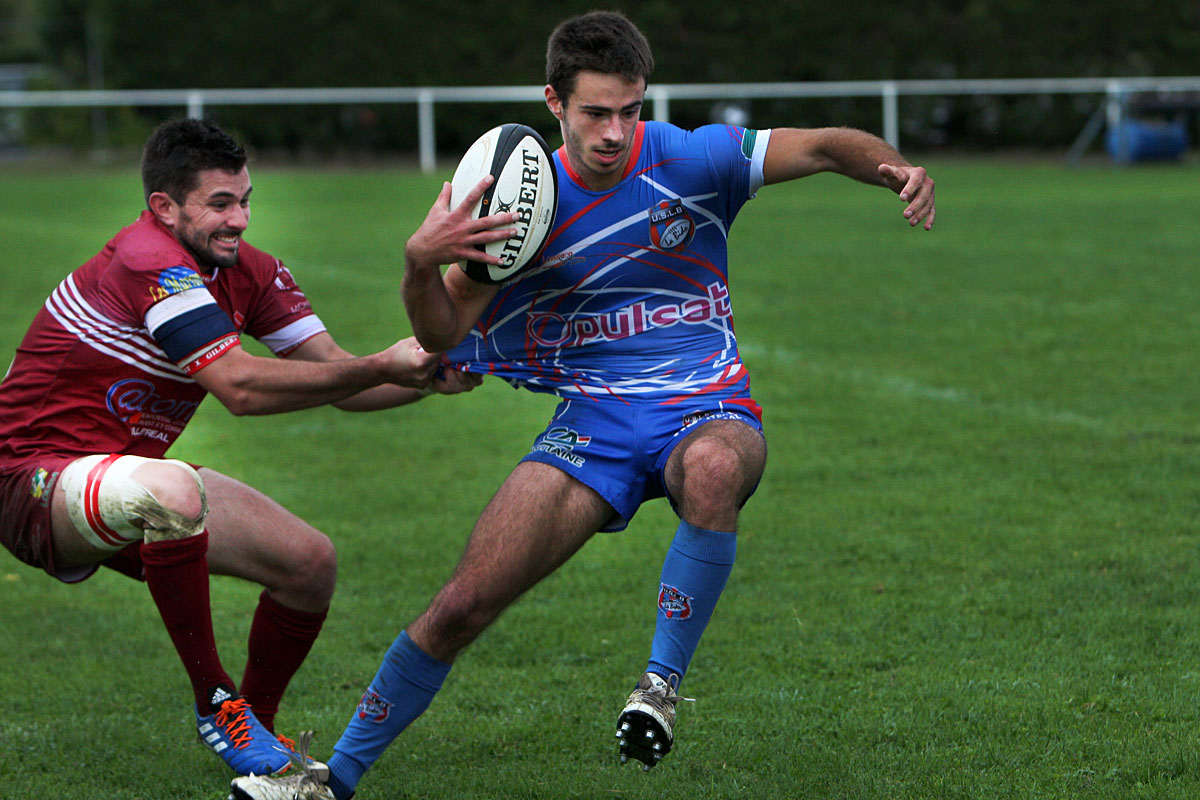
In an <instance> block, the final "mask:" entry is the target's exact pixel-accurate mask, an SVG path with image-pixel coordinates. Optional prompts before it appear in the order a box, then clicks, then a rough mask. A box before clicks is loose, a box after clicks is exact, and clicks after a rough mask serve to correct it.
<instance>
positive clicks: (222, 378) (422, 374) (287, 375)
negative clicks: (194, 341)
mask: <svg viewBox="0 0 1200 800" xmlns="http://www.w3.org/2000/svg"><path fill="white" fill-rule="evenodd" d="M323 339H327V340H328V341H329V342H332V337H330V336H329V334H327V333H321V334H317V336H315V337H313V339H311V340H309V342H306V343H305V344H306V345H307V346H308V347H309V350H308V351H307V352H308V354H309V355H310V356H311V355H313V354H314V353H315V352H316V348H318V347H322V346H323V345H321V344H320V343H319V342H320V341H321V340H323ZM314 340H318V341H317V342H314ZM299 349H300V350H303V349H304V346H301V348H299ZM337 351H338V352H340V353H345V351H342V350H341V349H340V348H337ZM327 352H328V353H329V354H330V355H331V357H330V358H328V359H309V360H305V359H303V358H295V357H293V358H286V359H277V358H267V357H262V356H255V355H252V354H250V353H247V352H246V351H245V350H243V349H242V347H241V346H240V345H235V346H233V347H231V348H229V349H228V350H226V351H225V352H224V353H222V354H221V355H220V357H218V358H216V359H214V360H213V361H212V362H210V363H209V364H208V365H207V366H205V367H203V368H202V369H200V370H199V371H198V372H196V373H195V375H194V376H193V377H194V378H195V379H196V382H197V383H199V384H200V385H201V386H202V387H204V388H205V389H206V390H207V391H208V392H210V393H211V394H213V395H214V396H216V398H217V399H218V400H220V401H221V403H222V404H223V405H224V406H225V407H226V408H228V409H229V410H230V411H231V412H232V413H234V414H236V415H239V416H240V415H255V414H277V413H280V412H283V411H295V410H297V409H301V408H312V407H314V406H320V405H325V404H327V403H336V402H338V401H342V400H345V399H347V398H349V397H351V396H353V395H355V394H358V393H359V392H362V391H363V390H366V389H370V388H372V387H376V386H381V385H383V384H395V385H397V386H403V387H408V388H409V389H410V390H412V389H416V390H421V389H425V388H427V387H428V386H429V383H430V381H431V380H432V379H433V374H434V371H435V370H436V369H437V366H438V355H437V354H436V353H427V352H425V351H424V350H422V349H421V348H420V346H418V345H417V343H416V340H415V339H412V338H410V339H405V340H402V341H400V342H397V343H396V344H394V345H392V346H391V347H389V348H387V349H386V350H382V351H380V352H378V353H373V354H371V355H369V356H362V357H353V356H350V355H349V354H348V353H346V354H345V355H346V356H347V357H336V354H335V353H334V351H332V350H327ZM293 356H295V354H293Z"/></svg>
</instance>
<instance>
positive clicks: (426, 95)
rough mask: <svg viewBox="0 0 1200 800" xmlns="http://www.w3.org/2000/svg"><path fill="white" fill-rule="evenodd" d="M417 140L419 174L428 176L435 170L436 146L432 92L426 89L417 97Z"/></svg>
mask: <svg viewBox="0 0 1200 800" xmlns="http://www.w3.org/2000/svg"><path fill="white" fill-rule="evenodd" d="M417 138H418V141H419V142H420V154H421V172H423V173H425V174H426V175H430V174H432V173H433V171H434V170H436V169H437V144H436V142H435V140H434V130H433V92H431V91H429V90H428V89H422V90H421V91H420V93H419V94H418V95H417Z"/></svg>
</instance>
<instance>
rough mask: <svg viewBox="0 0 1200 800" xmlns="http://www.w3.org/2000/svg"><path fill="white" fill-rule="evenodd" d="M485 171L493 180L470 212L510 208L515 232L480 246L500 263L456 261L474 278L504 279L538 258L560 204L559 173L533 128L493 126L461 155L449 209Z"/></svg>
mask: <svg viewBox="0 0 1200 800" xmlns="http://www.w3.org/2000/svg"><path fill="white" fill-rule="evenodd" d="M488 173H491V174H492V175H493V176H494V177H495V179H496V180H495V182H494V183H492V185H491V186H489V187H488V190H487V192H485V193H484V195H483V197H482V198H481V199H480V201H479V203H478V204H476V206H475V210H474V211H473V212H472V215H471V216H472V218H474V219H478V218H479V217H486V216H488V215H489V214H502V213H504V212H506V211H511V212H513V213H515V214H516V215H517V220H516V222H514V223H513V224H512V226H511V227H515V228H516V230H517V233H516V235H515V236H513V237H511V238H509V239H505V240H503V241H500V242H491V243H489V244H487V245H486V246H485V247H484V250H485V251H486V252H488V253H490V254H491V255H494V256H497V257H498V258H499V259H500V264H498V265H497V264H485V263H483V262H481V261H465V262H462V263H460V265H459V266H461V267H462V268H463V270H464V271H465V272H466V273H467V275H468V276H469V277H470V278H471V279H472V280H476V281H479V282H480V283H503V282H505V281H507V280H509V279H510V278H512V277H514V276H515V275H517V273H519V272H521V270H522V269H524V268H525V267H527V266H530V265H532V264H534V263H536V258H537V256H538V254H539V253H540V252H541V250H542V247H543V246H544V245H545V244H546V239H547V237H548V236H549V235H550V231H551V230H553V228H554V212H555V210H556V209H557V208H558V175H557V174H556V173H555V170H554V160H553V158H552V156H551V153H550V148H549V147H547V146H546V142H545V141H544V140H543V139H542V137H541V136H539V135H538V133H537V131H535V130H534V129H533V128H530V127H529V126H527V125H520V124H517V123H514V122H510V123H507V124H505V125H500V126H498V127H495V128H492V129H491V130H490V131H488V132H487V133H485V134H483V136H480V137H479V138H478V139H476V140H475V143H474V144H473V145H471V147H470V148H469V149H468V150H467V152H466V154H465V155H463V157H462V160H461V161H459V162H458V169H456V170H455V171H454V179H453V180H452V181H451V192H450V208H452V209H453V208H457V207H458V205H459V204H460V203H462V200H463V197H464V196H466V194H467V192H469V191H470V190H471V189H472V188H473V187H474V186H475V185H476V184H478V183H479V181H481V180H482V179H483V176H484V175H487V174H488ZM505 227H510V226H505Z"/></svg>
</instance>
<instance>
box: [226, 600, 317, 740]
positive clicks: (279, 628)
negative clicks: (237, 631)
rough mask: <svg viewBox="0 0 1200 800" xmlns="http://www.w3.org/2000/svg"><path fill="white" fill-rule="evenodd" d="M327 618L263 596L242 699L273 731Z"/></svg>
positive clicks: (249, 649) (252, 633)
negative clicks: (281, 706)
mask: <svg viewBox="0 0 1200 800" xmlns="http://www.w3.org/2000/svg"><path fill="white" fill-rule="evenodd" d="M325 614H326V612H325V611H319V612H316V613H314V612H311V611H299V610H297V609H294V608H288V607H287V606H285V605H281V604H280V603H279V602H278V601H276V600H275V599H273V598H272V597H271V596H270V595H269V594H267V593H266V592H265V591H264V592H263V593H262V594H261V595H259V598H258V608H257V609H256V610H255V611H254V622H253V623H252V624H251V625H250V642H249V644H248V645H247V659H246V674H245V675H243V676H242V697H245V698H246V700H247V701H248V702H249V703H250V707H251V708H252V709H254V716H256V717H258V721H259V722H261V723H262V724H263V725H265V726H266V728H267V730H269V731H272V732H273V731H274V730H275V714H276V713H277V712H278V711H279V700H280V698H282V697H283V692H284V690H285V689H287V686H288V683H289V682H290V681H291V680H292V676H293V675H295V674H296V670H298V669H300V665H301V664H302V663H303V662H304V658H305V657H306V656H307V655H308V651H309V650H311V649H312V646H313V642H314V641H316V639H317V634H319V633H320V632H321V624H322V623H324V622H325Z"/></svg>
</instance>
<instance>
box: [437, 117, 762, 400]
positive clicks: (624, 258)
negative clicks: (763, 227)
mask: <svg viewBox="0 0 1200 800" xmlns="http://www.w3.org/2000/svg"><path fill="white" fill-rule="evenodd" d="M769 134H770V132H769V131H755V130H749V129H745V128H739V127H734V126H727V125H707V126H704V127H702V128H699V129H697V130H695V131H684V130H682V129H680V128H677V127H675V126H673V125H668V124H665V123H659V122H642V123H639V125H638V128H637V131H636V133H635V139H634V143H633V152H632V153H631V155H630V160H629V165H628V167H627V169H626V172H625V175H624V176H623V178H622V179H621V181H620V183H618V184H617V185H616V186H615V187H613V188H612V189H608V190H605V191H599V192H596V191H591V190H589V189H587V188H586V187H584V186H583V184H582V182H581V181H580V180H579V178H578V176H576V175H575V174H574V172H573V170H572V169H571V168H570V165H569V163H568V159H567V158H566V153H565V150H564V149H563V148H560V149H559V150H558V151H557V152H556V153H555V154H554V161H555V166H556V168H557V169H558V176H559V184H558V185H559V200H558V215H557V218H556V220H555V229H554V231H553V232H552V234H551V236H550V238H549V240H548V242H547V244H546V246H545V248H544V249H543V251H542V257H541V261H540V263H539V264H538V265H537V266H535V267H534V268H533V269H531V270H530V271H528V272H526V273H524V274H523V275H521V276H520V277H519V278H518V279H516V280H515V281H513V282H512V283H510V284H507V285H505V286H502V287H501V288H500V291H499V292H498V293H497V295H496V297H495V298H494V299H493V301H492V303H491V304H490V305H489V307H488V308H487V309H486V310H485V311H484V313H483V314H482V316H481V317H480V320H479V323H478V324H477V325H476V326H475V327H474V329H472V331H471V333H470V334H469V335H468V336H467V338H466V339H465V340H464V341H463V342H462V343H461V344H459V345H458V346H457V347H455V348H453V349H452V350H451V351H450V352H449V353H448V354H447V359H448V361H449V362H450V363H451V364H453V365H454V366H456V367H457V368H459V369H465V370H468V371H471V372H483V373H489V374H494V375H497V376H499V377H502V378H504V379H506V380H508V381H510V382H512V383H514V384H515V385H519V386H524V387H525V388H527V389H530V390H532V391H536V392H549V393H553V394H557V395H559V396H561V397H564V398H580V397H595V398H599V397H612V396H616V397H619V398H622V399H625V400H641V401H650V402H657V403H667V404H670V403H680V402H685V401H686V400H688V399H691V398H695V397H696V395H713V397H712V398H711V399H714V400H718V399H719V400H725V401H727V402H739V401H740V402H741V403H744V404H746V405H752V404H753V401H752V400H750V397H749V381H748V378H747V375H746V370H745V368H744V367H743V366H742V363H741V360H740V358H739V357H738V349H737V339H736V337H735V336H734V330H733V316H732V310H731V308H730V302H729V287H728V262H727V247H726V245H727V238H728V235H729V227H730V225H731V224H732V222H733V219H734V217H735V216H736V215H737V213H738V211H739V210H740V209H741V207H742V205H743V204H744V203H745V202H746V201H747V200H749V199H750V198H751V197H753V196H754V194H755V193H756V192H757V191H758V189H759V188H760V187H761V186H762V183H763V177H762V163H763V157H764V155H765V153H766V149H767V140H768V138H769ZM696 399H699V398H696Z"/></svg>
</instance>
